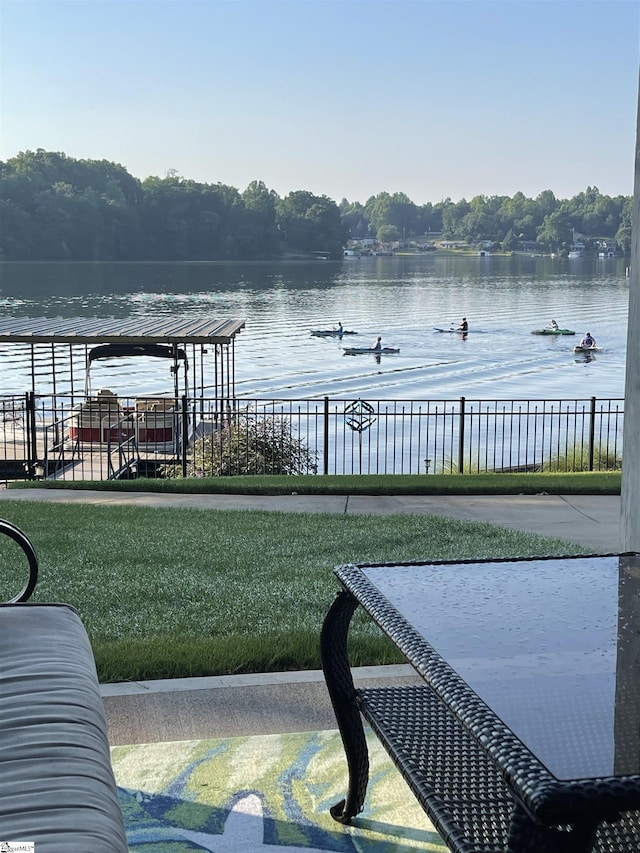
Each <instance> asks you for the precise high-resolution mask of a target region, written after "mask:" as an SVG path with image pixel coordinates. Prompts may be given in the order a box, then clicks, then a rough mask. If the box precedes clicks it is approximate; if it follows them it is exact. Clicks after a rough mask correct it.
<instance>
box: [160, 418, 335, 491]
mask: <svg viewBox="0 0 640 853" xmlns="http://www.w3.org/2000/svg"><path fill="white" fill-rule="evenodd" d="M317 459H318V454H317V452H315V451H312V450H309V448H308V447H306V446H305V444H304V441H303V439H301V438H298V437H297V436H296V435H294V432H293V429H292V427H291V423H290V422H289V421H288V420H287V419H286V418H281V417H265V418H262V419H260V418H259V417H258V416H257V415H254V414H252V413H251V412H249V411H248V410H247V411H245V412H240V413H238V414H234V415H232V416H230V417H229V419H228V420H227V421H225V422H224V423H223V424H222V425H221V426H220V427H219V428H218V429H215V430H214V431H213V432H212V433H211V434H209V435H206V436H203V437H201V438H197V439H196V440H195V442H194V445H193V448H192V449H191V451H190V453H189V457H188V461H187V477H234V476H240V475H246V474H251V475H253V474H315V473H316V472H317V470H318V466H317ZM165 476H167V477H180V476H182V471H181V470H180V468H179V466H173V467H172V468H171V469H169V470H165Z"/></svg>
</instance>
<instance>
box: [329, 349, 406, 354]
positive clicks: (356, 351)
mask: <svg viewBox="0 0 640 853" xmlns="http://www.w3.org/2000/svg"><path fill="white" fill-rule="evenodd" d="M342 349H343V350H344V354H345V355H363V354H364V353H369V355H390V354H391V353H396V352H400V350H399V349H396V348H395V347H382V349H371V347H342Z"/></svg>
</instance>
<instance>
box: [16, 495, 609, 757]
mask: <svg viewBox="0 0 640 853" xmlns="http://www.w3.org/2000/svg"><path fill="white" fill-rule="evenodd" d="M2 497H3V498H4V499H6V500H17V501H21V500H37V501H53V502H60V503H76V502H77V503H92V504H96V505H100V506H119V505H122V504H134V505H136V506H149V507H162V508H164V507H169V506H177V507H186V508H193V509H200V510H224V509H247V510H253V509H260V510H271V511H278V512H326V513H347V514H373V515H383V514H384V515H389V514H393V513H414V514H419V515H436V516H440V517H445V518H454V519H460V520H464V521H479V522H488V523H491V524H498V525H502V526H504V527H508V528H510V529H512V530H524V531H528V532H531V533H537V534H540V535H541V536H546V537H552V538H557V539H562V540H565V541H567V542H576V543H580V544H581V545H583V546H585V547H587V548H589V549H592V550H593V552H594V553H599V554H606V553H615V552H617V551H620V550H621V536H620V497H619V496H605V497H599V496H592V495H542V494H541V495H506V496H502V495H487V496H462V495H449V496H423V495H421V496H406V495H405V496H394V497H391V496H381V497H374V496H371V497H369V496H360V495H357V496H331V495H319V496H311V495H297V494H295V493H292V494H291V495H284V496H278V497H265V496H260V495H162V494H156V493H151V492H149V493H144V492H141V493H136V492H108V491H98V490H96V491H88V490H78V491H73V490H63V489H60V490H57V489H14V490H8V491H6V492H5V493H4V494H3V495H2ZM354 675H355V678H356V681H357V682H360V683H362V684H368V685H372V684H376V683H381V682H382V683H389V679H393V680H396V681H400V682H404V683H407V682H409V683H410V682H415V681H416V677H415V675H414V674H413V670H412V669H411V667H409V666H394V667H362V668H360V669H358V670H355V671H354ZM102 693H103V697H104V703H105V708H106V712H107V720H108V723H109V737H110V741H111V743H112V745H117V744H132V743H147V742H152V741H153V742H160V741H178V740H189V739H194V738H203V737H231V736H236V735H243V734H260V733H264V734H271V733H277V732H294V731H314V730H319V729H333V728H335V727H336V725H335V718H334V716H333V711H332V709H331V704H330V701H329V698H328V695H327V692H326V689H325V686H324V680H323V677H322V673H321V672H317V671H312V672H298V673H296V672H292V673H270V674H264V675H260V674H258V675H238V676H215V677H211V678H195V679H188V678H186V679H175V680H165V681H162V680H161V681H149V682H136V683H126V684H105V685H103V686H102Z"/></svg>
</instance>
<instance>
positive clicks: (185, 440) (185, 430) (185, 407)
mask: <svg viewBox="0 0 640 853" xmlns="http://www.w3.org/2000/svg"><path fill="white" fill-rule="evenodd" d="M188 447H189V401H188V399H187V396H186V394H183V395H182V459H181V462H182V476H183V477H186V476H187V449H188Z"/></svg>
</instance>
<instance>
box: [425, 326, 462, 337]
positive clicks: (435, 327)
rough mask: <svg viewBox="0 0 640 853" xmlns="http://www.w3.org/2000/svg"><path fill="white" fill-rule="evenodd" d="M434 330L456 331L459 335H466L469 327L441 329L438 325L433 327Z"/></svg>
mask: <svg viewBox="0 0 640 853" xmlns="http://www.w3.org/2000/svg"><path fill="white" fill-rule="evenodd" d="M433 331H434V332H457V333H458V334H459V335H466V334H467V332H468V331H469V329H441V328H440V326H434V327H433Z"/></svg>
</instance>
